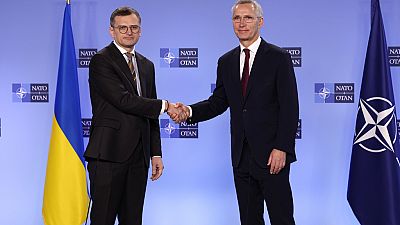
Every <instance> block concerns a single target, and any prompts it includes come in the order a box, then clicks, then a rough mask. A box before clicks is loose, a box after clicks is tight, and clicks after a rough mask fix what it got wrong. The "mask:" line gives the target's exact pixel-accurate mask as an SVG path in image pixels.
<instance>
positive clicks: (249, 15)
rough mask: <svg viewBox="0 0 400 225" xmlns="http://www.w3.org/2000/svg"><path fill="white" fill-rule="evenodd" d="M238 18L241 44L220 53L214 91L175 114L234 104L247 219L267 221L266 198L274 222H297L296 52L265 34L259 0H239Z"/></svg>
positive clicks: (209, 112)
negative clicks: (293, 177)
mask: <svg viewBox="0 0 400 225" xmlns="http://www.w3.org/2000/svg"><path fill="white" fill-rule="evenodd" d="M232 23H233V29H234V32H235V34H236V36H237V37H238V39H239V42H240V45H239V46H238V47H236V48H234V49H232V50H231V51H229V52H227V53H225V54H224V55H223V56H221V57H220V58H219V60H218V68H217V82H216V88H215V90H214V92H213V94H212V95H211V96H210V97H209V98H208V99H207V100H204V101H201V102H198V103H196V104H193V105H190V106H185V105H183V104H182V103H178V106H179V107H181V108H182V109H183V110H184V112H185V113H184V114H179V115H176V116H174V115H172V118H173V119H174V120H175V121H181V120H186V119H187V121H188V122H189V123H196V122H200V121H205V120H209V119H211V118H214V117H216V116H218V115H220V114H222V113H223V112H225V111H226V110H227V109H228V108H229V109H230V115H231V120H230V121H231V148H232V149H231V156H232V165H233V174H234V181H235V188H236V194H237V199H238V204H239V211H240V221H241V224H242V225H264V224H265V222H264V218H263V214H264V201H265V203H266V205H267V209H268V213H269V218H270V221H271V224H272V225H294V224H295V222H294V218H293V198H292V191H291V187H290V183H289V171H290V163H292V162H294V161H296V154H295V135H296V130H297V123H298V119H299V106H298V96H297V87H296V79H295V75H294V70H293V65H292V61H291V57H290V55H289V54H288V53H287V52H286V51H285V50H283V49H281V48H279V47H277V46H275V45H272V44H269V43H267V42H266V41H264V40H263V39H262V38H261V37H260V28H261V27H262V26H263V24H264V19H263V12H262V8H261V6H260V4H259V3H257V2H256V1H254V0H239V1H237V2H236V3H235V4H234V5H233V7H232Z"/></svg>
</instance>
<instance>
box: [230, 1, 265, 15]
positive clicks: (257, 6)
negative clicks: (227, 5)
mask: <svg viewBox="0 0 400 225" xmlns="http://www.w3.org/2000/svg"><path fill="white" fill-rule="evenodd" d="M241 4H253V6H254V11H255V12H256V15H257V16H258V17H263V10H262V7H261V5H260V3H258V2H257V1H255V0H238V1H237V2H236V3H235V4H234V5H233V6H232V15H233V12H234V11H235V8H236V6H238V5H241Z"/></svg>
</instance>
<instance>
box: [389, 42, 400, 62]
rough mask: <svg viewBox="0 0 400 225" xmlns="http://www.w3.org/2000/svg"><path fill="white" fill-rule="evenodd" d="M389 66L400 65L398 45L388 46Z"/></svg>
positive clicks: (399, 48)
mask: <svg viewBox="0 0 400 225" xmlns="http://www.w3.org/2000/svg"><path fill="white" fill-rule="evenodd" d="M389 64H390V66H400V47H389Z"/></svg>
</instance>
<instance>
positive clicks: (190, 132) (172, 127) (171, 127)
mask: <svg viewBox="0 0 400 225" xmlns="http://www.w3.org/2000/svg"><path fill="white" fill-rule="evenodd" d="M160 136H161V138H198V137H199V125H198V123H195V124H188V123H186V122H181V123H179V124H176V123H174V122H173V121H172V120H170V119H160Z"/></svg>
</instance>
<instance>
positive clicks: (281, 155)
mask: <svg viewBox="0 0 400 225" xmlns="http://www.w3.org/2000/svg"><path fill="white" fill-rule="evenodd" d="M285 164H286V152H284V151H281V150H278V149H273V150H272V152H271V154H270V155H269V159H268V164H267V165H268V166H270V170H269V172H270V173H271V174H278V173H279V172H280V171H281V170H282V169H283V167H285Z"/></svg>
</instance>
